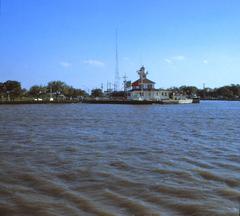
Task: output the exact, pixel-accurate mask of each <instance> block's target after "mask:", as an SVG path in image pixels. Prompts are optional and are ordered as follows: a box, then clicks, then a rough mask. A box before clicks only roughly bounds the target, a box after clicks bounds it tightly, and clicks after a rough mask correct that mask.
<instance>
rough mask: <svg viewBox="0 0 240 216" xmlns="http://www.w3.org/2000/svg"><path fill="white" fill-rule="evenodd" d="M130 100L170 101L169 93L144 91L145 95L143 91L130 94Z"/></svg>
mask: <svg viewBox="0 0 240 216" xmlns="http://www.w3.org/2000/svg"><path fill="white" fill-rule="evenodd" d="M128 99H129V100H158V101H159V100H167V99H169V91H161V90H155V91H143V95H141V91H139V90H135V91H132V92H129V93H128Z"/></svg>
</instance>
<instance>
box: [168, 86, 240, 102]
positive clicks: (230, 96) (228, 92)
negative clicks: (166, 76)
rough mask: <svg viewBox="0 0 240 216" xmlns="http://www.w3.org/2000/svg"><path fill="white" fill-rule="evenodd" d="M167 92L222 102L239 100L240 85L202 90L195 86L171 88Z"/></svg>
mask: <svg viewBox="0 0 240 216" xmlns="http://www.w3.org/2000/svg"><path fill="white" fill-rule="evenodd" d="M168 90H170V91H172V92H177V93H179V94H185V95H188V96H192V95H197V96H199V97H200V98H201V99H219V100H221V99H224V100H240V85H239V84H236V85H234V84H232V85H226V86H222V87H219V88H204V89H198V88H197V87H195V86H181V87H172V88H169V89H168Z"/></svg>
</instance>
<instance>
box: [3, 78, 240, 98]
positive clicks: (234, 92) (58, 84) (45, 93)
mask: <svg viewBox="0 0 240 216" xmlns="http://www.w3.org/2000/svg"><path fill="white" fill-rule="evenodd" d="M167 90H169V91H171V92H174V93H177V94H183V95H188V96H193V95H196V96H199V97H200V98H202V99H226V100H240V85H239V84H237V85H234V84H232V85H226V86H222V87H219V88H204V89H198V88H197V87H195V86H181V87H172V88H168V89H167ZM120 93H121V94H120ZM121 95H123V96H124V92H113V93H112V94H111V96H113V97H114V96H116V97H119V96H121ZM89 96H90V97H102V96H104V92H103V91H102V89H100V88H96V89H92V91H91V94H90V95H89V94H88V93H87V92H86V91H84V90H82V89H78V88H74V87H72V86H69V85H67V84H66V83H64V82H62V81H51V82H49V83H48V84H47V85H34V86H32V87H31V88H30V89H29V90H27V89H25V88H22V86H21V83H20V82H18V81H14V80H8V81H6V82H0V100H1V101H4V100H5V101H6V100H8V101H14V100H17V99H20V100H21V99H33V98H41V99H43V100H44V99H49V98H50V97H53V98H54V99H58V100H60V99H65V100H69V99H76V98H83V97H89Z"/></svg>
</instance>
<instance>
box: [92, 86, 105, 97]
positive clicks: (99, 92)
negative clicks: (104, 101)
mask: <svg viewBox="0 0 240 216" xmlns="http://www.w3.org/2000/svg"><path fill="white" fill-rule="evenodd" d="M91 96H92V97H102V96H103V92H102V89H99V88H96V89H93V90H92V92H91Z"/></svg>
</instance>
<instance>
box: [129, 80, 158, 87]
mask: <svg viewBox="0 0 240 216" xmlns="http://www.w3.org/2000/svg"><path fill="white" fill-rule="evenodd" d="M142 82H143V83H144V84H155V82H153V81H151V80H149V79H144V80H143V81H142ZM140 84H141V80H140V79H138V80H136V81H135V82H133V83H132V86H139V85H140Z"/></svg>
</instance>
